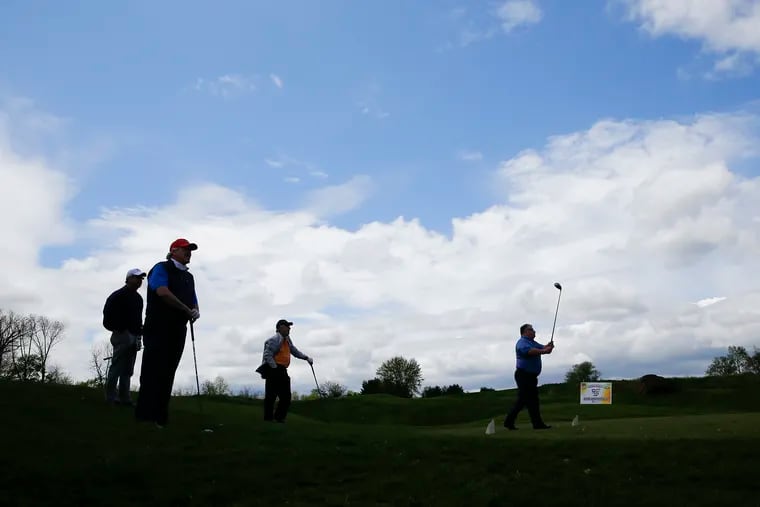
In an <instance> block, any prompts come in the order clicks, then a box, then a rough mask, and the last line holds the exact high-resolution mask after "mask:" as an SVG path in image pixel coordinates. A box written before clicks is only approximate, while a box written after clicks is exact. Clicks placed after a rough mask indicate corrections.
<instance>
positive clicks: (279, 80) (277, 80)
mask: <svg viewBox="0 0 760 507" xmlns="http://www.w3.org/2000/svg"><path fill="white" fill-rule="evenodd" d="M269 79H271V80H272V83H274V85H275V86H276V87H277V88H282V86H283V82H282V78H281V77H280V76H278V75H277V74H269Z"/></svg>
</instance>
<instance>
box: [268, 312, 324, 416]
mask: <svg viewBox="0 0 760 507" xmlns="http://www.w3.org/2000/svg"><path fill="white" fill-rule="evenodd" d="M292 325H293V323H292V322H289V321H287V320H285V319H280V320H278V321H277V324H275V330H276V331H277V332H276V333H275V335H274V336H272V337H271V338H269V339H268V340H267V341H266V342H264V354H263V358H262V362H261V365H260V366H259V367H258V368H257V369H256V371H257V372H258V373H259V374H261V376H262V378H264V379H265V380H266V383H265V387H264V420H265V421H276V422H278V423H284V422H285V418H286V417H287V415H288V409H289V408H290V399H291V392H290V377H289V376H288V366H290V356H291V355H293V356H295V357H297V358H298V359H303V360H305V361H308V363H309V364H310V365H311V364H314V360H313V359H312V358H311V357H309V356H307V355H306V354H304V353H303V352H301V351H300V350H298V349H297V348H296V346H295V345H293V340H292V339H291V338H290V326H292ZM277 398H279V399H280V401H279V402H278V403H277V409H276V410H275V407H274V402H275V400H276V399H277Z"/></svg>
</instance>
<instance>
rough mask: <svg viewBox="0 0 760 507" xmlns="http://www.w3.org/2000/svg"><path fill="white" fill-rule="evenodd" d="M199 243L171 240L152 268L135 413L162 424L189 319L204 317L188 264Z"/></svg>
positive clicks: (142, 418)
mask: <svg viewBox="0 0 760 507" xmlns="http://www.w3.org/2000/svg"><path fill="white" fill-rule="evenodd" d="M197 249H198V245H196V244H195V243H190V242H189V241H188V240H186V239H184V238H180V239H177V240H175V241H174V242H173V243H172V244H171V245H170V246H169V253H168V254H167V256H166V260H165V261H162V262H159V263H157V264H156V265H155V266H153V268H151V270H150V271H149V272H148V297H147V305H146V309H145V327H144V332H143V336H144V338H143V341H144V345H145V352H144V353H143V360H142V368H141V370H140V392H139V395H138V398H137V408H136V409H135V417H136V418H137V419H138V420H140V421H150V422H154V423H155V424H156V425H157V426H158V427H163V426H165V425H166V423H167V422H168V418H169V400H170V398H171V393H172V387H173V386H174V374H175V373H176V371H177V367H178V366H179V362H180V359H181V358H182V352H183V350H184V348H185V338H186V336H187V323H188V321H189V322H191V324H192V322H194V321H195V320H197V319H198V318H199V317H200V313H199V312H198V298H197V296H196V293H195V279H194V278H193V275H192V274H191V273H190V271H189V270H188V267H187V265H188V263H189V262H190V257H191V256H192V252H194V251H195V250H197Z"/></svg>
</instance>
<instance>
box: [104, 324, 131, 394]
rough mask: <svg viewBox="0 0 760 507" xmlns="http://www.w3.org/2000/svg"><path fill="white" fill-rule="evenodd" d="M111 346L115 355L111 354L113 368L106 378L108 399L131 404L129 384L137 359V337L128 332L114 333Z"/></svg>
mask: <svg viewBox="0 0 760 507" xmlns="http://www.w3.org/2000/svg"><path fill="white" fill-rule="evenodd" d="M111 345H113V354H111V368H110V369H109V370H108V377H107V378H106V399H107V400H108V401H116V400H117V399H118V401H120V402H122V403H130V402H131V399H130V394H129V384H130V379H131V378H132V374H133V373H134V367H135V359H136V358H137V337H136V336H134V335H131V334H130V333H128V332H114V333H113V334H112V335H111ZM117 382H118V385H119V391H118V395H117V391H116V384H117Z"/></svg>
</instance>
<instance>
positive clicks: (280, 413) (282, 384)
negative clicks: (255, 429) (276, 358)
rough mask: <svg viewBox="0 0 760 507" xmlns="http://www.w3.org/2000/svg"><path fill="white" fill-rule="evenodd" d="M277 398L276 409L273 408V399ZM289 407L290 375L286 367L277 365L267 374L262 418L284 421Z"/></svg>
mask: <svg viewBox="0 0 760 507" xmlns="http://www.w3.org/2000/svg"><path fill="white" fill-rule="evenodd" d="M277 398H279V399H280V401H279V403H277V409H276V410H275V408H274V402H275V400H276V399H277ZM289 408H290V377H289V376H288V369H287V368H285V367H284V366H282V365H277V369H274V370H271V371H270V372H269V373H268V375H267V380H266V383H265V385H264V420H265V421H271V420H272V419H273V418H274V419H275V420H276V421H284V420H285V417H287V415H288V409H289Z"/></svg>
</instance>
